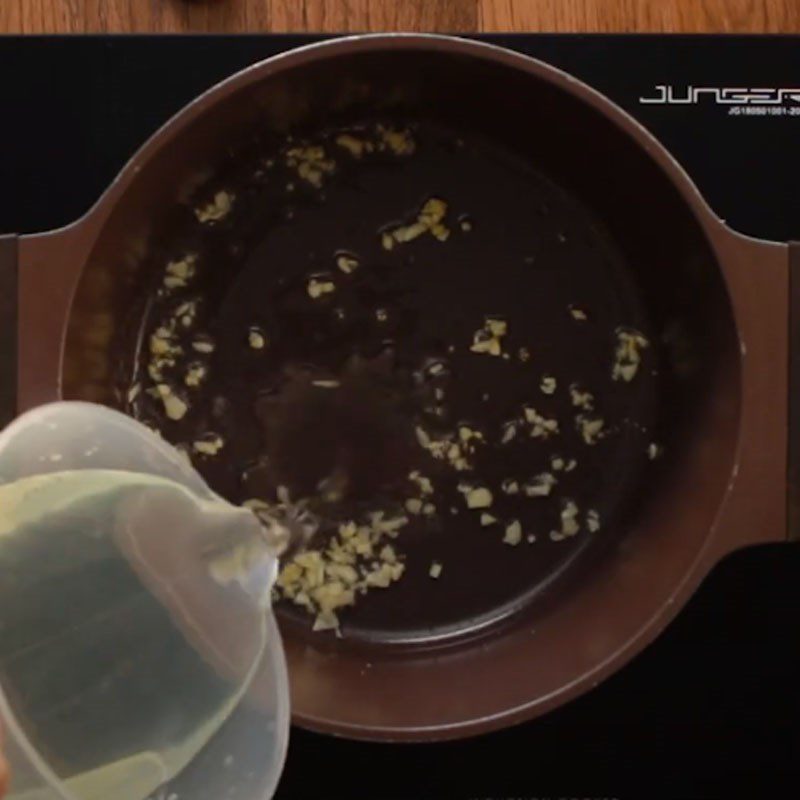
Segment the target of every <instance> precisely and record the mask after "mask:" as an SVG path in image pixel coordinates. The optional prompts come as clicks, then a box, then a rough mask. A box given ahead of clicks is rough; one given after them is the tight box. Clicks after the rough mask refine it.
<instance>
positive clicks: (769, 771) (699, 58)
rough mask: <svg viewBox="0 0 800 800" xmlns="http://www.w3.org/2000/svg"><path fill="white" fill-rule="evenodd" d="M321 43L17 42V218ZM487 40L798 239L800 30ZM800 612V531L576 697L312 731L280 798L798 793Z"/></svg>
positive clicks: (744, 558)
mask: <svg viewBox="0 0 800 800" xmlns="http://www.w3.org/2000/svg"><path fill="white" fill-rule="evenodd" d="M317 38H319V37H310V36H294V35H292V36H267V35H254V36H244V37H232V36H202V37H147V36H145V37H142V36H136V37H85V38H58V37H56V38H52V37H51V38H45V37H27V38H20V37H6V38H0V75H2V79H0V109H2V116H1V117H0V119H1V120H2V123H0V178H2V190H0V232H16V233H27V232H35V231H42V230H47V229H49V228H54V227H58V226H60V225H63V224H66V223H68V222H70V221H72V220H74V219H76V218H77V217H79V216H80V215H81V214H82V213H83V212H85V211H86V210H87V209H88V208H89V207H90V206H91V205H92V204H93V203H94V202H95V201H96V200H97V198H98V197H99V195H100V194H101V192H102V191H103V189H104V188H105V187H106V186H107V185H108V183H109V182H110V181H111V180H112V179H113V177H114V175H115V174H116V173H117V171H118V170H119V169H120V167H122V165H123V164H124V163H125V161H126V160H127V158H128V157H129V156H130V155H131V154H132V153H133V152H134V150H135V149H136V148H137V147H138V146H139V145H140V144H141V143H142V142H143V141H144V140H145V139H146V138H147V137H148V136H149V135H150V134H151V133H152V132H153V131H154V130H155V129H156V128H157V127H158V126H159V125H161V124H162V123H163V122H164V121H165V120H166V119H168V118H169V117H170V116H171V115H172V114H173V113H174V112H176V111H178V110H179V109H180V108H181V107H182V106H183V105H184V104H185V103H186V102H187V101H189V100H191V99H192V98H193V97H194V96H195V95H196V94H198V93H199V92H201V91H203V90H204V89H206V88H208V87H209V86H211V85H213V84H214V83H216V82H217V81H219V80H220V79H222V78H225V77H227V76H228V75H230V74H231V73H233V72H235V71H236V70H238V69H240V68H242V67H244V66H247V65H248V64H251V63H253V62H254V61H257V60H260V59H262V58H266V57H268V56H271V55H274V54H276V53H279V52H281V51H284V50H286V49H289V48H291V47H295V46H297V45H301V44H306V43H308V42H310V41H314V40H315V39H317ZM483 38H485V39H486V40H488V41H490V42H493V43H495V44H500V45H504V46H507V47H510V48H513V49H516V50H519V51H521V52H524V53H527V54H530V55H533V56H535V57H537V58H540V59H542V60H544V61H546V62H548V63H550V64H553V65H555V66H557V67H560V68H562V69H564V70H566V71H567V72H569V73H571V74H572V75H574V76H576V77H577V78H579V79H581V80H583V81H585V82H587V83H589V84H590V85H592V86H594V87H595V88H596V89H598V90H600V91H601V92H603V93H604V94H606V95H607V96H609V97H610V98H611V99H612V100H613V101H615V102H616V103H618V104H619V105H620V106H622V107H623V108H624V109H625V110H626V111H628V112H629V113H631V114H632V115H633V116H634V117H636V118H637V119H638V120H639V121H640V122H641V123H642V124H643V125H644V126H645V127H646V128H648V129H649V130H650V131H651V132H653V133H654V134H655V135H656V136H657V137H658V138H659V139H660V140H661V141H662V142H663V143H664V144H665V145H666V147H667V148H668V149H669V150H670V151H671V153H672V154H673V155H674V157H675V158H676V159H677V160H678V161H679V162H680V164H681V165H682V166H683V167H684V168H685V169H686V171H687V172H688V173H689V175H690V177H691V178H692V179H693V180H694V181H695V183H696V184H697V186H698V187H699V189H700V191H701V192H702V194H703V195H704V197H705V198H706V200H707V202H708V203H709V204H710V206H711V207H712V208H713V210H714V211H715V212H716V213H717V214H718V215H719V216H720V217H721V218H723V219H725V220H726V221H727V223H728V224H729V225H730V226H731V227H733V228H734V229H736V230H738V231H741V232H744V233H747V234H749V235H752V236H757V237H760V238H768V239H775V240H781V241H787V240H790V239H800V202H798V200H797V192H798V189H799V188H800V37H791V36H786V37H774V36H770V37H766V36H765V37H709V36H700V37H698V36H693V37H686V36H674V37H666V36H578V35H574V36H573V35H496V36H486V37H483ZM520 102H525V100H524V98H521V99H520ZM799 619H800V548H798V547H797V546H796V545H795V546H770V547H760V548H752V549H751V550H749V551H743V552H739V553H737V554H735V555H733V556H731V557H729V558H728V559H726V560H725V561H724V562H723V563H722V564H720V565H719V566H718V567H717V568H716V569H715V570H714V571H713V572H712V574H711V575H710V577H709V578H708V580H707V581H706V582H705V583H704V584H703V586H702V587H701V588H700V590H699V591H698V593H697V594H696V595H695V597H694V598H693V599H692V600H691V601H690V602H689V604H688V606H687V607H686V609H684V610H683V611H682V612H681V614H680V615H679V616H678V618H677V620H676V621H675V622H674V623H673V624H672V625H670V626H669V628H668V629H667V630H666V632H665V633H664V634H663V635H662V636H661V637H660V638H659V639H658V640H657V641H656V642H655V643H654V644H653V645H651V646H650V647H649V648H647V649H646V651H645V652H644V653H642V654H641V655H640V656H639V657H637V658H636V659H635V660H634V661H633V662H632V663H631V664H629V665H628V666H627V667H625V668H623V669H622V670H621V671H620V672H619V673H617V674H616V675H614V676H613V677H612V678H611V679H610V680H608V681H606V682H605V683H603V684H602V685H601V686H599V687H598V688H597V689H595V690H593V691H592V692H590V693H589V694H587V695H585V696H584V697H582V698H580V699H578V700H577V701H574V702H572V703H570V704H569V705H567V706H566V707H564V708H562V709H560V710H558V711H556V712H554V713H551V714H549V715H547V716H545V717H543V718H541V719H539V720H536V721H534V722H532V723H528V724H526V725H522V726H519V727H516V728H514V729H511V730H508V731H505V732H502V733H495V734H491V735H488V736H484V737H481V738H477V739H472V740H468V741H464V742H455V743H446V744H429V745H413V746H408V745H403V746H401V745H383V744H381V745H377V744H365V743H357V742H349V741H344V740H338V739H333V738H329V737H324V736H318V735H315V734H311V733H307V732H304V731H300V730H295V731H293V736H292V741H291V744H290V748H289V759H288V762H287V766H286V770H285V773H284V776H283V779H282V781H281V786H280V789H279V792H278V795H277V797H279V798H282V799H289V798H291V800H305V798H323V797H324V798H331V799H333V798H346V800H358V798H370V800H389V799H390V798H392V799H393V798H407V799H408V800H424V799H425V798H437V799H438V798H451V797H452V798H465V799H466V798H498V800H499V798H545V797H553V798H556V797H565V798H566V797H609V798H610V797H617V798H626V797H631V798H640V797H650V798H655V797H675V798H694V797H698V798H699V797H702V798H705V797H710V798H716V797H734V796H740V795H742V796H743V795H748V796H749V795H752V793H753V790H754V789H756V788H757V789H759V790H762V793H764V794H765V793H766V792H767V791H768V789H767V788H766V787H767V786H771V785H773V784H774V783H775V782H777V784H778V785H781V786H782V787H783V788H785V789H786V790H787V792H788V793H790V794H797V792H798V788H799V787H800V693H798V691H797V676H798V675H800V644H798V643H799V642H800V636H798V620H799ZM762 787H763V789H762ZM187 800H191V798H187Z"/></svg>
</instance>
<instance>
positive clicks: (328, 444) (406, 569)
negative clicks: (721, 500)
mask: <svg viewBox="0 0 800 800" xmlns="http://www.w3.org/2000/svg"><path fill="white" fill-rule="evenodd" d="M260 147H261V149H259V148H260ZM543 167H546V165H543ZM184 211H185V212H186V213H184V216H183V217H181V218H179V219H177V220H176V224H175V227H174V228H173V229H172V231H171V234H170V236H168V237H167V239H166V240H165V241H164V242H162V243H161V245H160V247H159V249H158V251H157V253H156V256H157V263H155V264H154V272H153V275H154V280H155V281H156V283H155V284H154V286H155V289H156V292H155V295H153V294H152V293H151V294H150V296H149V297H148V301H147V306H146V308H147V313H146V315H145V317H144V320H143V325H144V334H145V335H144V336H142V337H141V339H140V341H141V342H143V343H144V345H145V346H144V347H143V348H142V350H141V351H140V353H139V358H138V363H137V367H136V371H135V375H134V379H133V385H132V386H131V385H130V384H129V385H128V386H126V389H125V391H126V393H128V392H129V391H134V393H135V397H134V399H133V401H132V402H130V404H129V409H130V411H131V412H132V413H134V414H136V415H137V416H138V417H140V418H142V419H144V420H146V421H147V422H148V423H149V424H151V425H153V426H155V427H157V428H158V429H159V430H161V431H162V433H163V435H164V436H165V437H167V438H168V439H169V440H170V441H172V442H173V443H175V444H177V445H179V446H183V447H185V448H186V449H187V452H188V453H189V454H190V455H191V457H192V458H193V462H194V464H195V466H196V467H197V469H198V470H199V471H201V473H202V474H203V475H204V477H205V478H206V480H207V481H208V482H209V484H210V485H211V486H213V487H214V488H215V490H216V491H218V492H220V494H222V495H223V496H225V497H226V498H228V499H230V500H231V501H232V502H243V501H246V500H251V499H253V498H256V499H261V500H262V501H263V502H265V503H272V502H275V498H276V495H277V493H278V491H279V490H280V491H285V492H288V494H289V495H290V496H291V497H292V498H297V497H311V496H316V495H317V494H319V493H320V492H321V491H322V493H324V490H325V489H326V486H324V485H322V484H324V481H325V480H326V479H327V477H328V476H330V475H335V476H337V480H338V483H337V484H336V485H337V487H338V489H339V496H338V501H337V503H336V504H334V505H332V506H329V507H328V509H327V511H328V517H327V519H328V522H329V525H328V527H327V530H325V531H323V536H322V537H321V538H320V539H319V540H318V541H317V542H315V543H314V546H313V547H312V548H311V551H310V552H309V553H307V554H304V555H303V556H302V557H301V558H300V560H299V561H295V562H294V563H293V564H288V565H287V566H286V567H285V568H284V572H283V573H282V577H281V579H280V580H279V587H280V591H281V594H282V596H283V597H284V599H285V600H286V602H285V603H282V604H281V613H282V614H283V615H284V616H285V617H286V618H287V619H288V620H289V621H290V623H296V624H298V625H309V624H310V625H312V626H313V627H315V628H316V629H317V630H318V631H319V630H320V629H323V630H324V629H330V630H334V631H336V632H337V633H339V634H341V635H344V636H351V637H354V638H363V639H370V640H373V641H374V640H380V641H384V642H407V641H422V640H435V639H440V638H443V637H448V636H451V635H458V634H461V633H464V632H465V631H467V630H469V629H474V628H475V627H478V626H481V625H485V624H489V623H491V622H495V621H497V620H498V619H500V618H502V617H504V616H507V615H509V614H511V613H513V612H514V611H515V610H517V609H518V608H520V607H521V606H522V605H524V604H526V603H528V602H529V601H530V600H531V598H532V597H534V596H536V595H537V593H539V594H541V593H542V592H543V591H544V590H545V589H546V588H547V587H548V586H549V585H550V584H551V583H552V582H553V579H554V578H556V577H557V576H558V575H560V574H561V573H562V572H563V571H564V570H565V569H566V568H567V567H568V566H570V565H571V564H572V562H573V561H574V560H575V559H576V558H577V556H578V555H579V554H581V553H582V552H583V551H584V549H585V548H587V547H589V546H591V545H592V543H593V542H594V541H595V540H598V539H602V538H603V537H606V538H607V537H608V536H609V535H610V534H609V533H607V532H608V531H610V530H613V528H614V526H615V525H616V524H617V522H618V520H620V519H621V518H622V516H623V512H624V507H625V504H626V502H627V499H628V498H629V497H630V495H631V493H632V488H633V487H634V486H635V484H636V483H637V482H638V480H639V478H640V475H641V471H642V470H641V467H642V465H643V463H644V462H645V461H646V452H647V448H648V445H649V444H650V442H651V441H652V440H651V437H652V436H653V430H652V428H653V425H654V421H655V415H656V396H657V391H656V377H655V376H656V367H657V352H656V347H655V344H652V342H653V337H652V335H651V334H650V331H649V329H650V325H649V320H648V318H647V316H646V314H645V312H644V304H643V303H642V302H641V299H640V297H639V290H638V286H637V283H636V280H635V277H634V275H633V273H632V271H631V270H630V269H628V265H627V264H626V262H625V257H624V256H623V253H622V252H621V251H620V250H619V249H618V248H617V246H616V244H615V242H614V241H613V240H612V238H611V236H610V235H609V234H607V232H606V231H605V229H604V227H603V224H602V222H601V221H600V220H599V219H598V218H597V217H596V216H595V214H593V212H592V210H591V209H589V208H587V207H585V206H584V205H582V203H581V202H580V201H579V200H578V199H576V198H575V197H573V196H571V195H570V194H569V193H568V192H566V191H564V190H563V189H562V188H561V187H559V186H558V185H556V184H555V183H553V182H552V181H551V180H550V179H549V178H548V177H547V176H546V175H545V174H543V173H542V172H540V171H539V170H538V169H537V168H536V166H534V165H532V164H531V162H530V160H529V159H526V158H525V157H524V155H521V154H519V153H518V152H516V151H515V150H512V149H511V148H507V147H505V146H504V145H503V144H502V143H498V142H495V141H493V140H490V139H488V138H486V137H484V136H482V135H480V134H476V133H466V134H465V133H464V132H462V131H458V130H454V129H450V128H448V127H446V126H441V125H438V124H433V123H428V122H419V121H411V122H402V121H397V120H394V121H387V120H380V121H376V120H365V121H361V122H358V123H355V124H353V123H350V124H348V125H346V126H344V127H338V128H337V127H331V128H329V129H325V130H319V131H312V132H310V133H308V134H307V135H306V134H297V135H296V136H294V137H293V138H292V139H291V140H275V139H273V140H272V141H270V142H268V143H267V144H264V145H263V147H262V146H261V145H258V144H257V145H254V149H251V150H250V151H243V152H242V153H240V154H238V155H237V156H235V157H234V158H233V159H232V161H231V162H230V164H228V165H227V166H225V167H224V168H223V169H222V170H221V171H220V173H219V174H218V175H217V176H215V178H214V179H213V181H212V182H211V183H210V184H209V185H208V186H206V187H203V188H202V189H201V190H200V191H199V193H198V196H197V198H196V199H195V201H194V205H193V207H192V208H191V209H185V210H184ZM179 216H180V215H179ZM176 278H177V280H176ZM187 304H188V305H187ZM139 321H140V322H141V321H142V320H139ZM254 331H255V332H256V336H253V332H254ZM154 337H155V338H154ZM194 361H198V362H199V366H197V367H195V365H194ZM190 362H191V363H190ZM617 362H619V363H617ZM198 370H199V372H198ZM198 374H201V375H202V376H201V377H200V378H199V379H197V380H195V378H196V376H197V375H198ZM354 387H361V388H359V389H356V388H354ZM174 394H177V395H179V397H180V403H181V405H179V406H178V407H177V409H175V408H171V407H170V404H169V403H167V402H165V397H166V398H167V399H169V398H171V397H172V396H173V395H174ZM129 396H130V395H129ZM173 405H174V404H173ZM173 411H176V412H177V413H173ZM209 442H211V443H212V445H211V447H209V446H208V443H209ZM198 443H199V446H198ZM327 488H330V487H327ZM358 548H361V551H362V552H360V553H359V552H355V553H354V552H351V551H353V550H356V551H357V550H358ZM331 559H332V560H333V561H334V563H335V564H336V565H337V566H335V568H334V569H333V571H332V574H333V573H334V572H335V573H336V575H337V577H336V578H335V579H334V578H333V577H332V578H331V580H330V581H329V583H330V584H332V585H331V586H330V587H328V584H327V583H326V584H325V586H326V587H327V588H325V589H323V590H321V591H318V590H319V588H320V587H318V586H316V585H314V584H315V582H316V577H314V578H313V580H312V581H311V583H310V584H309V583H308V582H307V581H306V580H305V579H306V576H307V575H309V574H310V575H312V576H316V575H317V574H318V573H319V570H320V569H323V570H325V569H326V568H327V567H326V566H325V565H326V563H327V561H328V560H331ZM326 574H327V573H326ZM333 584H337V585H333ZM340 584H341V585H343V586H344V588H343V589H341V586H340ZM329 589H330V591H328V590H329ZM340 589H341V591H340ZM384 589H385V590H386V591H383V590H384ZM309 590H311V593H309ZM364 595H366V596H364ZM320 598H322V601H320ZM332 598H333V599H332ZM329 601H330V602H329ZM331 603H334V604H336V603H341V605H340V607H338V608H337V609H334V610H332V608H331ZM340 623H341V624H340Z"/></svg>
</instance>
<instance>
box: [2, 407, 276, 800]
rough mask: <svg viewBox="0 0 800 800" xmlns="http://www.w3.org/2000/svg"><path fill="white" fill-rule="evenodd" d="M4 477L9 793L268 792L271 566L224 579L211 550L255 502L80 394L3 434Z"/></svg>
mask: <svg viewBox="0 0 800 800" xmlns="http://www.w3.org/2000/svg"><path fill="white" fill-rule="evenodd" d="M75 471H80V472H81V474H77V473H76V472H75ZM109 471H113V473H110V472H109ZM54 473H58V476H57V477H54V475H53V474H54ZM39 475H50V476H51V477H50V478H49V479H47V480H44V481H41V480H39V479H37V478H35V477H33V476H39ZM148 476H149V477H148ZM94 479H96V480H94ZM92 481H94V482H92ZM12 484H13V486H12ZM22 486H25V487H30V486H32V487H33V488H32V490H31V491H30V492H28V493H27V494H25V495H24V496H22V499H18V498H17V494H18V493H19V492H18V487H22ZM2 492H6V493H7V495H6V501H8V502H5V503H4V504H3V503H0V725H2V727H3V728H4V732H5V750H6V755H7V757H8V760H9V762H10V765H11V771H12V775H11V786H10V792H9V796H8V800H23V799H24V800H51V799H52V800H56V799H57V800H109V798H111V797H113V798H114V800H144V798H146V797H153V798H158V800H181V798H186V800H226V798H231V799H233V798H236V800H266V798H269V797H271V796H272V795H273V793H274V791H275V787H276V785H277V782H278V779H279V777H280V773H281V770H282V767H283V763H284V759H285V755H286V746H287V742H288V731H289V692H288V681H287V676H286V665H285V660H284V654H283V648H282V644H281V640H280V635H279V632H278V629H277V626H276V624H275V620H274V617H273V615H272V612H271V610H270V609H269V607H268V605H267V606H266V607H265V606H264V604H263V602H262V603H260V602H259V601H263V599H264V597H268V589H269V586H270V585H271V581H272V580H273V579H274V574H275V571H276V569H277V563H276V562H274V559H271V558H265V559H262V560H261V561H260V562H259V563H258V564H257V565H256V567H254V568H253V569H252V570H251V571H250V573H249V577H248V578H247V580H239V581H233V582H230V583H227V584H225V585H222V584H220V582H219V581H215V580H213V579H212V578H211V577H210V574H209V570H208V565H207V561H208V558H209V555H208V553H209V543H211V544H213V543H214V542H217V541H228V538H226V537H231V536H234V535H236V536H238V535H240V534H241V533H242V532H243V531H244V532H247V530H248V528H249V527H252V526H254V525H256V524H257V523H256V522H255V521H254V517H253V516H252V514H250V512H249V511H246V510H243V509H237V508H234V507H232V506H229V505H227V504H223V501H221V499H220V498H219V497H217V496H216V495H215V494H214V493H213V492H212V491H211V490H210V489H209V488H208V486H207V485H206V484H205V483H204V482H203V480H202V478H201V477H200V476H199V475H198V474H197V473H196V472H195V471H194V469H193V468H192V467H191V465H190V464H189V463H188V462H187V461H185V460H184V459H183V458H182V457H181V455H180V454H179V453H178V452H177V451H176V450H175V449H174V448H172V447H171V446H170V445H168V444H167V443H165V442H164V441H163V440H161V439H160V437H158V436H157V435H156V434H154V433H152V432H151V431H149V430H148V429H147V428H145V427H144V426H142V425H140V424H139V423H137V422H135V421H134V420H132V419H130V418H129V417H126V416H124V415H123V414H119V413H117V412H115V411H111V410H110V409H107V408H104V407H101V406H96V405H92V404H89V403H55V404H52V405H48V406H43V407H40V408H37V409H35V410H33V411H31V412H29V413H27V414H25V415H23V416H22V417H20V418H19V419H18V420H16V421H15V422H14V423H13V424H12V425H10V426H9V427H8V428H7V429H6V430H5V431H3V432H2V434H0V493H2ZM15 493H17V494H15ZM9 498H11V500H10V501H9Z"/></svg>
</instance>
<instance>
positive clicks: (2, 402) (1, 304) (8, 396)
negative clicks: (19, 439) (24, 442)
mask: <svg viewBox="0 0 800 800" xmlns="http://www.w3.org/2000/svg"><path fill="white" fill-rule="evenodd" d="M18 275H19V240H18V238H17V236H15V235H13V234H12V235H8V236H0V428H3V427H5V426H6V425H8V423H9V422H11V420H12V419H14V417H15V416H16V413H17V348H18V341H17V319H18V303H17V297H18Z"/></svg>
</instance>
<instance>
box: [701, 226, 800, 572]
mask: <svg viewBox="0 0 800 800" xmlns="http://www.w3.org/2000/svg"><path fill="white" fill-rule="evenodd" d="M709 233H710V235H711V240H712V243H713V245H714V248H715V250H716V252H717V255H718V258H719V261H720V264H721V266H722V268H723V272H724V277H725V282H726V284H727V287H728V292H729V296H730V298H731V303H732V306H733V313H734V317H735V320H736V327H737V332H738V335H739V348H740V359H739V364H740V387H741V396H740V397H741V400H740V410H739V437H738V447H737V452H736V457H735V465H734V469H733V472H732V474H731V477H730V481H729V484H728V488H727V491H726V495H725V499H724V501H723V504H722V506H721V508H720V510H719V512H718V515H717V519H716V521H715V525H714V530H715V535H714V536H713V538H712V540H711V542H710V547H709V548H708V550H707V552H706V563H707V564H708V566H709V567H710V566H712V565H713V564H714V563H716V562H717V561H719V560H720V559H721V558H722V557H723V556H725V555H726V554H728V553H730V552H732V551H734V550H738V549H740V548H742V547H747V546H749V545H755V544H762V543H769V542H783V541H786V538H787V531H788V530H790V527H789V520H788V513H789V506H790V502H789V497H790V495H791V494H792V492H793V490H794V487H798V486H800V483H798V482H797V481H794V482H793V481H792V473H791V466H790V463H789V453H788V452H787V451H788V447H787V445H788V443H789V442H790V441H791V438H790V437H789V435H788V434H789V427H790V425H789V382H790V375H789V364H790V363H792V364H793V366H794V367H795V368H797V369H798V370H800V350H798V349H797V348H800V335H797V336H794V337H793V339H792V338H790V311H791V312H792V313H791V316H793V317H794V319H793V320H792V324H798V325H800V322H798V320H800V316H798V315H797V314H795V313H794V311H793V310H791V309H790V289H789V247H788V246H787V245H786V244H781V243H777V242H769V241H763V240H759V239H754V238H752V237H749V236H745V235H743V234H740V233H737V232H736V231H733V230H731V229H730V228H729V227H727V226H726V225H725V224H724V223H723V222H722V221H720V220H718V219H716V218H714V219H713V221H712V222H711V225H709ZM798 291H800V289H798ZM797 308H798V310H800V294H798V301H797ZM790 346H791V347H792V348H793V349H794V350H795V353H794V357H793V358H792V359H791V362H790ZM798 377H799V378H800V372H799V373H798ZM798 398H800V395H798V393H797V392H795V393H794V400H793V401H794V402H796V403H797V402H798ZM794 427H795V428H796V429H797V432H798V433H799V434H800V406H798V413H797V418H796V420H794ZM795 455H798V453H795ZM795 468H797V465H796V464H795ZM798 474H799V475H800V473H798ZM792 483H794V487H793V486H792Z"/></svg>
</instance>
